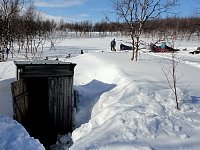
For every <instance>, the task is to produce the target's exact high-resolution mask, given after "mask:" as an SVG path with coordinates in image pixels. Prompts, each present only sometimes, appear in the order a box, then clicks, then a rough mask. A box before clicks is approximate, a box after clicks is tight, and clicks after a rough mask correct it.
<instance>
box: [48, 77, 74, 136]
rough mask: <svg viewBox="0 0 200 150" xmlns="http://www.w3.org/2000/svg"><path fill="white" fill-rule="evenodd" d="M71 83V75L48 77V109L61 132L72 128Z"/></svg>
mask: <svg viewBox="0 0 200 150" xmlns="http://www.w3.org/2000/svg"><path fill="white" fill-rule="evenodd" d="M72 84H73V77H49V110H50V114H51V115H52V116H53V118H54V124H55V126H56V127H58V128H59V129H60V131H61V132H64V131H71V129H72V108H71V107H72V106H71V104H72V100H71V98H72V87H73V85H72ZM53 101H55V102H53ZM52 105H54V107H53V106H52Z"/></svg>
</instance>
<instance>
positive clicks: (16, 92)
mask: <svg viewBox="0 0 200 150" xmlns="http://www.w3.org/2000/svg"><path fill="white" fill-rule="evenodd" d="M27 90H28V88H27V80H25V79H21V80H18V81H15V82H12V83H11V91H12V96H13V108H14V109H13V111H14V112H13V114H14V119H16V120H17V121H19V122H20V123H22V124H24V123H25V122H26V117H27V111H28V91H27Z"/></svg>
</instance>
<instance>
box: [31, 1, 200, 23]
mask: <svg viewBox="0 0 200 150" xmlns="http://www.w3.org/2000/svg"><path fill="white" fill-rule="evenodd" d="M34 4H35V7H36V9H37V10H38V11H40V12H41V13H43V14H46V15H48V16H52V17H57V18H60V17H62V18H63V19H64V20H65V21H70V22H75V21H83V20H90V21H93V22H97V21H101V20H105V13H106V14H110V13H109V12H111V11H112V7H111V4H110V0H35V3H34ZM179 4H180V5H179V6H177V7H176V8H175V11H177V12H179V15H181V16H191V15H193V10H194V8H200V0H179Z"/></svg>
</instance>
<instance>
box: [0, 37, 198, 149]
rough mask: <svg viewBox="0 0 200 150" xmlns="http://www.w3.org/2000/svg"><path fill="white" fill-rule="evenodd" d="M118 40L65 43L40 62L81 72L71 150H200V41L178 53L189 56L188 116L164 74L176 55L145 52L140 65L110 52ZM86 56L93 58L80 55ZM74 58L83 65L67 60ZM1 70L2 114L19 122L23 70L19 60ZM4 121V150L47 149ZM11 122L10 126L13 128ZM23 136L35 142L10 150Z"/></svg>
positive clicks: (184, 88) (184, 74)
mask: <svg viewBox="0 0 200 150" xmlns="http://www.w3.org/2000/svg"><path fill="white" fill-rule="evenodd" d="M111 39H112V38H110V37H107V38H78V39H68V40H66V41H62V42H61V43H60V44H59V46H57V47H56V48H57V50H56V51H48V46H47V47H46V48H47V50H46V51H45V53H41V54H40V55H39V56H42V57H43V58H45V56H46V55H47V56H50V58H51V59H54V58H55V57H59V59H60V60H63V61H69V62H74V63H76V64H77V66H76V67H75V75H74V88H75V90H77V91H78V95H79V100H78V108H77V112H76V114H75V125H76V129H75V130H74V131H73V133H72V139H73V142H74V143H73V145H72V146H71V147H70V149H71V150H79V149H80V150H84V149H103V150H108V149H115V150H116V149H117V150H118V149H123V150H124V149H133V150H135V149H138V150H155V149H158V150H160V149H162V150H168V149H192V150H195V149H196V150H198V149H200V117H199V116H198V115H199V114H200V110H199V109H200V94H199V87H200V78H199V75H200V59H199V58H200V55H189V51H190V50H195V49H196V48H197V46H198V44H199V41H190V42H188V41H181V42H177V43H176V45H175V46H177V47H178V46H179V48H180V49H183V48H187V49H188V50H186V51H180V52H178V54H177V58H178V59H179V60H180V63H179V64H178V66H177V76H180V77H181V78H180V79H179V81H178V86H177V87H178V95H179V100H180V106H181V110H177V109H176V108H175V100H174V95H173V92H172V91H171V89H170V88H169V87H168V86H167V84H166V79H165V77H164V75H163V72H162V67H163V66H167V65H168V64H169V62H170V58H171V56H170V54H161V53H159V54H154V53H148V52H147V51H146V50H142V51H141V53H140V55H139V60H138V61H137V62H132V61H131V60H130V57H131V52H126V51H123V52H119V51H117V52H110V47H109V42H110V41H111ZM116 39H117V44H118V45H117V47H118V46H119V43H120V42H121V40H124V41H125V40H128V39H127V38H120V37H118V38H116ZM91 43H92V44H91ZM180 44H181V46H180ZM76 45H79V46H78V47H77V46H76ZM66 49H67V50H66ZM81 49H83V50H84V52H86V53H85V54H83V55H79V52H80V50H81ZM93 50H94V51H93ZM102 51H103V52H102ZM68 53H73V54H74V56H76V57H72V58H70V59H66V58H65V56H66V55H67V54H68ZM72 56H73V55H72ZM36 58H37V57H36ZM14 59H23V58H22V57H21V56H18V58H14ZM37 59H39V58H37ZM0 64H1V65H0V114H2V115H4V116H9V117H12V113H13V112H12V96H11V92H10V83H11V82H12V81H14V80H15V66H14V64H13V62H12V59H10V61H7V62H1V63H0ZM2 115H1V116H0V133H4V134H3V135H4V136H1V134H0V149H7V148H11V149H20V148H21V147H23V146H24V145H25V144H27V145H29V146H30V147H34V146H35V147H34V149H42V148H43V147H42V146H41V145H38V143H37V140H34V139H33V138H30V137H29V136H28V135H27V132H26V131H25V130H24V129H23V128H22V126H20V125H19V124H17V123H16V121H13V120H11V119H10V118H7V117H6V118H5V117H4V116H2ZM7 119H9V120H10V121H8V123H6V124H5V123H4V122H5V121H4V120H7ZM13 122H14V123H13ZM2 126H4V128H2ZM5 128H9V129H10V130H6V129H5ZM11 129H12V130H11ZM16 129H17V130H19V131H20V132H16V131H15V130H16ZM19 133H20V134H19ZM21 134H22V135H23V134H25V135H26V138H28V139H29V142H27V141H26V140H25V139H24V138H17V141H16V140H14V141H15V142H17V143H18V147H15V148H13V147H9V144H8V143H12V142H13V140H12V137H10V136H6V135H21ZM67 138H68V136H66V138H65V137H64V138H63V139H62V140H64V139H67ZM64 141H65V140H64ZM5 143H6V144H5ZM11 145H12V144H11ZM65 149H67V147H65Z"/></svg>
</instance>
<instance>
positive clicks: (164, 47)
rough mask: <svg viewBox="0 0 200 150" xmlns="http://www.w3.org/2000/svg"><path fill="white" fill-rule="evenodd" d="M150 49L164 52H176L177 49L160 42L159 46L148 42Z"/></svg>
mask: <svg viewBox="0 0 200 150" xmlns="http://www.w3.org/2000/svg"><path fill="white" fill-rule="evenodd" d="M150 50H151V52H154V53H164V52H176V51H179V50H178V49H174V48H172V47H169V46H167V45H166V44H162V45H161V46H157V45H155V44H153V43H151V44H150Z"/></svg>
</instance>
